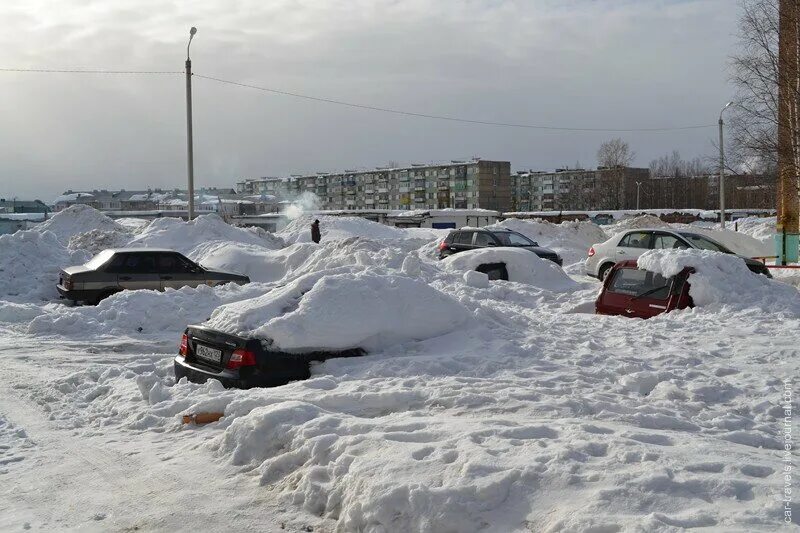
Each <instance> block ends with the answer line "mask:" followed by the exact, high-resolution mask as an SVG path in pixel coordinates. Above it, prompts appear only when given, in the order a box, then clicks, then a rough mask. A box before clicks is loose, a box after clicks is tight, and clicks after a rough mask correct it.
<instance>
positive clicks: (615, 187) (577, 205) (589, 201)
mask: <svg viewBox="0 0 800 533" xmlns="http://www.w3.org/2000/svg"><path fill="white" fill-rule="evenodd" d="M649 178H650V170H649V169H647V168H632V167H615V168H606V167H598V168H597V169H596V170H586V169H556V171H555V172H537V171H527V172H517V173H516V174H515V175H514V176H512V177H511V190H512V210H513V211H559V210H602V209H633V208H635V207H636V190H637V185H636V183H637V182H643V181H646V180H648V179H649Z"/></svg>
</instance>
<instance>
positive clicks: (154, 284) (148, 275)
mask: <svg viewBox="0 0 800 533" xmlns="http://www.w3.org/2000/svg"><path fill="white" fill-rule="evenodd" d="M223 283H238V284H240V285H241V284H244V283H250V278H248V277H247V276H243V275H241V274H235V273H233V272H223V271H221V270H213V269H210V268H204V267H203V266H201V265H199V264H197V263H195V262H193V261H191V260H190V259H188V258H187V257H185V256H184V255H182V254H179V253H178V252H176V251H173V250H161V249H155V248H116V249H108V250H103V251H102V252H100V253H99V254H97V255H96V256H94V257H93V258H92V259H91V260H90V261H89V262H88V263H86V264H84V265H80V266H71V267H67V268H65V269H64V270H62V271H61V275H60V277H59V280H58V286H57V287H56V288H57V289H58V292H59V293H60V294H61V297H62V298H66V299H68V300H72V301H73V302H77V301H83V302H88V303H93V304H96V303H98V302H100V300H102V299H104V298H106V297H108V296H110V295H112V294H114V293H116V292H120V291H122V290H126V289H129V290H133V289H154V290H158V291H163V290H164V289H167V288H170V287H171V288H175V289H177V288H180V287H187V286H188V287H197V286H198V285H210V286H215V285H222V284H223Z"/></svg>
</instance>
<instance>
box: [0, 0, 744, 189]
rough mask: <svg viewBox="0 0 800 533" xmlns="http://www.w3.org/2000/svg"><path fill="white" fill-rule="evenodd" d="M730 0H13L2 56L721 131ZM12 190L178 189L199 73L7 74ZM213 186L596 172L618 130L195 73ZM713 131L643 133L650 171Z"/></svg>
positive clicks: (8, 60) (636, 142) (203, 158)
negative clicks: (496, 172) (257, 179)
mask: <svg viewBox="0 0 800 533" xmlns="http://www.w3.org/2000/svg"><path fill="white" fill-rule="evenodd" d="M730 4H731V2H730V0H686V1H666V0H661V1H659V0H637V1H616V0H615V1H612V0H597V1H585V0H571V1H570V0H564V1H556V0H508V1H501V0H495V1H491V0H482V1H476V0H472V1H470V0H467V1H463V0H458V1H457V0H436V1H431V0H349V1H346V0H333V1H319V0H318V1H312V0H300V1H298V0H292V1H289V0H274V1H269V2H264V1H263V0H262V1H255V0H233V1H226V2H217V1H210V0H200V1H194V2H162V1H153V0H144V1H139V0H137V1H135V2H134V1H133V0H117V1H96V0H91V1H90V0H62V1H60V2H52V1H44V0H38V1H30V0H28V1H24V2H23V1H22V0H18V1H17V2H12V3H11V4H9V3H5V2H4V3H3V4H2V5H0V18H2V20H4V21H5V22H6V26H7V27H9V28H11V31H6V32H3V33H2V34H0V65H2V66H7V67H10V66H16V67H52V68H67V67H73V68H75V67H88V68H98V67H99V68H110V69H121V70H126V69H137V70H138V69H144V70H151V69H152V70H178V71H179V70H181V69H182V67H183V60H184V58H185V57H184V56H185V47H186V39H187V37H188V28H189V27H190V26H192V25H195V26H197V27H198V30H199V31H198V34H197V36H196V38H195V41H194V42H193V44H192V57H193V67H194V70H195V72H197V73H202V74H206V75H211V76H218V77H223V78H227V79H234V80H239V81H244V82H248V83H253V84H259V85H264V86H269V87H275V88H279V89H284V90H289V91H295V92H301V93H306V94H311V95H317V96H325V97H330V98H336V99H341V100H346V101H354V102H361V103H365V104H369V105H376V106H383V107H393V108H399V109H408V110H413V111H419V112H422V113H435V114H445V115H457V116H467V117H470V118H476V119H482V120H492V121H507V122H523V123H538V124H551V125H566V126H586V127H627V126H629V127H650V126H662V125H666V126H669V125H683V124H694V123H698V122H699V123H706V122H707V123H709V124H711V123H713V122H714V120H713V119H714V110H715V109H717V108H718V107H719V105H718V103H719V102H723V101H725V100H726V98H727V97H728V96H729V94H730V88H729V87H728V86H727V83H726V68H725V67H726V60H727V55H728V54H729V53H730V51H731V46H732V43H733V37H732V34H733V33H734V32H735V23H736V13H735V12H734V11H733V10H731V9H730ZM0 80H2V83H0V102H4V103H5V104H4V109H3V115H2V116H3V120H4V124H5V126H4V128H2V129H1V130H0V172H2V175H3V176H9V177H14V178H15V179H13V180H9V179H4V180H0V181H2V184H0V194H4V195H8V194H10V193H15V194H17V195H20V196H28V195H37V194H40V195H43V196H47V195H50V196H55V195H56V194H58V193H60V192H61V191H62V190H63V189H66V188H73V189H76V188H87V187H88V188H95V187H97V188H99V187H104V188H111V187H114V188H118V187H124V188H129V189H130V188H134V187H144V186H179V185H181V184H182V183H183V181H184V176H185V125H184V120H185V116H184V113H185V107H184V105H185V104H184V100H183V89H184V87H183V83H184V81H183V78H182V77H181V76H180V75H175V76H160V77H136V76H130V77H125V76H121V75H120V76H89V75H82V76H77V75H72V76H70V75H44V74H41V75H39V74H0ZM194 89H195V133H196V138H195V143H196V144H195V148H196V161H195V165H196V173H197V178H196V179H197V182H198V184H200V185H231V184H233V183H234V182H235V181H236V179H237V178H240V177H241V176H250V175H275V174H288V173H295V172H306V171H315V170H323V169H334V168H344V167H347V168H350V167H355V166H359V165H375V164H380V163H384V162H386V161H387V160H389V159H392V160H398V161H404V162H405V161H411V160H423V161H424V160H430V159H450V158H458V157H467V156H472V155H480V156H482V157H484V158H498V159H507V160H511V161H512V164H514V165H515V166H516V167H529V166H533V167H537V168H552V167H555V166H561V165H563V164H573V163H574V162H575V161H576V160H580V161H581V162H582V163H583V164H584V165H591V164H593V163H594V155H595V151H596V148H597V146H598V145H599V143H600V142H602V140H604V139H605V138H607V137H609V136H611V134H609V135H600V134H552V133H550V134H548V133H544V132H535V131H527V130H513V129H501V128H494V127H481V126H469V125H460V124H452V123H441V122H435V121H431V120H424V119H411V118H402V117H396V116H391V115H383V114H380V113H374V112H368V111H359V110H352V109H347V108H339V107H335V106H331V105H327V104H321V103H313V102H307V101H303V100H296V99H292V98H290V97H286V96H277V95H270V94H267V93H262V92H258V91H253V90H248V89H243V88H236V87H230V86H223V85H218V84H215V83H214V82H211V81H208V80H200V79H195V80H194ZM713 133H714V132H713V131H712V130H709V131H702V130H701V131H696V132H689V133H685V132H684V133H680V134H662V135H629V136H626V138H627V140H629V141H630V142H631V144H632V145H633V147H634V149H635V150H636V152H637V153H639V154H640V161H638V163H640V164H642V165H646V164H647V162H648V160H649V158H652V157H655V156H657V155H660V154H661V153H666V152H668V151H671V150H672V149H674V148H677V149H679V150H681V152H682V153H683V154H684V155H685V156H694V155H697V154H703V153H705V152H710V151H711V150H712V149H713V148H712V146H711V144H710V142H709V139H710V138H711V136H712V135H713Z"/></svg>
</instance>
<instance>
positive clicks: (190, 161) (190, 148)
mask: <svg viewBox="0 0 800 533" xmlns="http://www.w3.org/2000/svg"><path fill="white" fill-rule="evenodd" d="M195 33H197V28H195V27H194V26H192V29H191V30H189V43H188V44H187V45H186V166H187V168H186V170H187V172H188V178H189V191H188V192H189V220H192V219H193V218H194V145H193V140H192V60H191V59H189V47H190V46H191V45H192V37H194V34H195Z"/></svg>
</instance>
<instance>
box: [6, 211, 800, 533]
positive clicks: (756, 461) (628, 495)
mask: <svg viewBox="0 0 800 533" xmlns="http://www.w3.org/2000/svg"><path fill="white" fill-rule="evenodd" d="M340 221H341V219H332V220H330V221H327V220H323V224H322V227H323V241H322V243H321V244H320V245H316V244H313V243H306V242H300V243H297V244H292V245H290V246H287V247H285V248H276V249H272V245H271V244H270V241H269V239H266V241H265V240H264V238H263V236H261V235H260V234H259V233H258V232H249V231H247V230H236V231H235V232H233V233H230V234H228V233H227V232H228V230H227V228H225V227H219V228H216V229H214V227H213V226H214V225H215V224H213V223H212V224H211V226H210V227H209V235H210V236H209V235H205V234H204V233H203V231H199V229H198V228H197V227H196V226H198V225H203V224H205V223H200V224H185V223H180V222H178V223H177V224H175V223H171V222H168V223H166V224H165V223H164V222H158V223H156V224H155V225H156V227H157V229H158V227H159V226H161V225H163V226H164V227H161V228H160V229H158V231H152V232H149V234H150V235H151V237H150V238H152V239H153V242H154V244H153V245H156V246H164V245H170V244H171V243H177V244H181V243H182V245H183V250H188V252H189V253H192V254H195V255H194V256H193V257H194V258H195V259H197V258H200V260H201V262H204V263H206V264H207V266H217V267H223V268H230V269H233V270H244V269H248V270H249V271H250V272H249V273H251V275H253V276H255V277H257V278H258V279H259V280H260V281H264V282H267V283H254V284H250V285H248V286H244V287H238V286H235V285H226V286H222V287H214V288H209V287H205V286H203V287H199V288H198V289H188V288H186V289H181V290H177V291H175V290H170V291H167V292H165V293H158V292H152V291H138V292H129V293H121V294H117V295H115V296H112V297H110V298H109V299H107V300H105V301H104V302H102V303H101V304H100V305H99V306H97V307H77V308H70V307H66V306H61V305H57V304H48V305H42V304H41V303H38V304H34V303H30V302H32V301H34V300H35V299H33V298H31V299H30V300H28V299H27V298H28V297H29V296H30V295H21V296H20V299H19V302H20V303H16V304H14V305H10V304H0V322H2V323H3V324H2V328H0V329H2V331H3V334H5V332H6V331H7V329H11V330H13V336H9V337H4V338H3V340H4V341H7V342H9V343H15V345H25V346H28V347H31V349H30V351H29V353H27V352H26V353H25V354H20V356H19V358H17V354H13V355H14V357H9V358H8V360H7V361H6V363H7V364H11V365H13V364H19V365H24V366H21V367H15V368H12V369H11V370H12V371H9V372H7V373H6V376H7V378H8V379H9V380H16V381H15V382H13V384H12V385H10V386H9V388H8V390H18V391H21V392H20V394H27V396H26V397H25V398H26V399H27V400H28V401H29V402H28V403H26V402H25V401H18V402H8V405H15V404H19V405H24V406H30V407H31V408H32V409H33V408H35V409H38V408H39V407H41V411H42V413H46V415H45V417H46V418H49V420H48V423H49V424H57V425H60V426H63V427H66V428H70V431H69V432H64V431H61V432H56V431H54V432H52V433H50V434H44V438H42V439H41V443H42V445H53V444H52V443H55V445H57V444H58V440H57V439H59V438H64V437H61V436H60V435H61V434H66V435H68V437H67V438H70V439H73V438H75V436H76V435H78V436H81V435H83V434H84V432H86V433H93V434H95V435H98V436H100V438H103V439H105V438H108V440H109V441H110V440H112V439H113V440H116V441H120V440H122V441H130V445H129V446H130V448H129V450H130V452H131V453H132V454H134V453H137V452H140V451H141V449H140V448H141V444H142V442H144V441H145V440H146V438H144V437H146V436H143V435H142V432H144V431H158V432H164V433H166V434H167V435H168V436H169V438H168V439H163V438H162V437H159V439H160V440H162V442H163V440H166V442H169V443H175V445H174V446H178V447H180V451H181V454H191V457H192V458H193V459H196V461H197V463H198V464H206V463H207V462H208V461H213V458H212V457H209V453H211V454H214V455H216V457H217V458H218V460H219V462H221V463H225V464H227V465H233V466H226V468H227V472H229V473H230V475H231V476H234V477H238V479H236V480H231V479H230V478H215V477H208V476H207V477H206V478H203V479H199V478H198V480H197V482H198V483H202V484H203V486H204V487H207V488H208V490H209V491H211V492H213V491H214V490H215V489H216V488H219V487H220V484H223V483H225V484H230V483H232V482H233V481H235V482H237V483H240V484H241V485H239V486H240V487H246V486H247V484H248V483H250V482H251V480H253V479H254V478H255V479H257V480H259V481H260V483H261V484H262V485H263V487H253V500H252V501H253V502H255V503H253V505H259V502H262V501H263V499H264V497H265V495H267V496H266V497H268V498H269V499H270V501H274V502H276V505H277V506H278V507H280V508H281V513H283V514H281V515H279V519H276V516H275V515H273V514H269V513H270V510H269V509H267V508H266V507H265V508H264V509H265V511H264V512H265V520H266V521H269V520H276V521H275V523H277V522H278V521H283V520H284V519H286V521H287V522H288V525H287V529H291V530H300V529H301V527H305V526H307V525H308V526H311V525H313V527H314V529H315V530H318V531H328V530H330V531H336V530H338V531H359V530H360V531H396V530H400V531H459V532H461V531H464V532H472V531H476V532H477V531H487V530H488V531H493V530H494V531H525V530H535V531H626V530H631V531H672V530H676V529H681V528H690V527H706V528H709V529H714V530H736V529H743V530H774V528H775V524H776V523H779V521H780V519H781V518H782V512H781V507H782V504H781V503H780V501H778V499H776V498H775V490H776V489H775V483H776V481H775V480H776V476H778V474H779V470H778V469H779V468H780V465H778V464H777V463H776V460H775V457H776V454H777V453H778V452H779V450H780V447H781V442H780V441H779V428H780V427H781V426H780V424H781V421H782V416H783V413H782V410H781V409H780V405H779V401H780V398H781V394H782V391H783V387H784V385H783V382H782V379H785V378H786V377H787V376H788V377H791V376H794V375H797V374H798V363H797V358H796V357H795V355H796V352H797V347H796V340H795V337H796V334H795V332H796V331H797V330H798V329H800V319H798V317H800V312H799V311H798V309H797V306H796V301H797V294H798V293H797V291H796V290H794V289H791V288H790V287H787V286H785V285H781V284H780V283H777V282H774V281H769V280H766V279H764V278H759V277H758V276H754V275H751V274H750V273H749V271H746V269H744V270H743V265H741V264H740V263H741V262H740V261H739V263H733V262H731V260H734V259H735V258H730V257H723V258H719V257H717V256H714V255H708V254H706V255H707V256H706V255H703V254H699V255H697V254H689V253H686V254H684V255H683V256H681V255H680V254H679V255H678V256H675V255H667V254H664V255H663V256H658V254H657V253H654V252H651V255H650V257H649V258H648V257H645V258H644V260H645V262H648V261H651V262H652V264H651V266H652V267H653V268H658V269H661V270H662V271H664V272H665V273H668V272H672V271H674V269H676V268H678V267H679V266H682V265H683V264H693V265H695V268H697V269H698V273H697V274H695V277H694V279H692V281H691V282H692V283H693V285H692V290H693V291H694V290H695V289H696V290H699V291H700V292H699V293H695V292H693V293H692V294H693V296H694V297H695V299H696V301H697V302H698V307H697V308H696V309H695V310H686V311H681V312H674V313H669V314H666V315H661V316H659V317H656V318H654V319H651V320H647V321H643V320H630V319H626V318H622V317H607V316H596V315H593V314H586V313H574V312H572V311H573V310H575V309H579V308H583V307H582V306H585V305H586V304H587V303H588V304H591V302H592V301H593V299H594V297H595V296H596V293H597V287H598V285H597V283H596V282H591V283H590V282H586V283H582V284H578V285H575V286H574V288H572V289H570V288H565V289H564V290H561V291H554V290H545V289H543V288H541V286H539V285H536V284H535V283H538V282H539V281H541V278H536V277H534V279H533V281H534V282H535V283H534V284H526V283H491V284H489V283H482V281H484V280H483V279H482V278H481V276H480V275H479V274H477V273H474V272H471V271H467V272H463V271H462V270H460V269H455V270H452V269H451V268H450V267H449V266H448V262H439V261H438V260H437V259H436V256H435V246H436V242H437V240H438V239H439V237H437V236H436V235H438V234H443V233H446V232H439V231H437V232H435V234H434V236H433V237H431V236H430V234H429V238H420V237H419V236H420V234H423V233H425V232H429V230H422V231H417V232H407V231H406V230H399V229H396V228H389V229H388V232H384V227H381V226H378V225H376V224H374V223H361V222H358V223H354V224H352V225H349V226H348V224H350V223H349V222H347V221H345V223H343V224H342V225H341V226H338V227H336V224H338V223H339V222H340ZM326 224H327V229H330V230H331V234H328V235H327V236H326V234H325V229H326ZM525 224H530V225H531V226H519V227H522V228H527V229H528V230H530V231H536V229H535V228H540V229H541V231H542V234H541V235H537V234H535V233H528V232H526V231H523V233H526V234H527V235H528V236H529V237H531V238H534V239H536V240H539V241H540V243H541V244H543V245H546V246H548V245H549V246H551V247H553V248H556V249H557V250H558V251H559V252H560V253H562V254H564V250H569V249H572V250H573V251H574V253H575V254H576V256H577V254H578V251H580V253H581V254H585V251H586V248H588V245H589V244H592V243H593V242H597V241H598V240H603V237H598V236H596V235H595V232H596V229H597V228H593V227H592V226H591V225H585V224H583V225H582V224H577V225H574V226H573V227H570V226H563V227H553V226H554V225H548V224H543V223H537V222H525ZM167 226H169V227H167ZM90 229H91V228H81V232H85V231H87V230H90ZM234 229H235V228H234ZM515 229H518V228H515ZM217 230H219V232H217ZM307 231H308V227H307V224H306V223H302V224H300V223H298V225H297V228H296V229H295V230H294V233H292V232H291V231H290V232H289V237H288V238H289V240H292V239H296V240H303V239H305V237H303V235H307ZM145 232H147V230H145ZM548 232H550V233H548ZM584 232H585V233H584ZM24 233H26V232H23V233H18V234H16V235H13V236H6V237H0V242H3V243H5V242H9V243H10V242H13V243H15V244H14V246H13V247H12V248H14V249H15V250H16V251H15V252H13V253H12V254H11V255H12V256H13V261H12V262H14V263H21V264H23V265H26V266H28V267H30V265H36V264H43V263H47V264H49V265H50V267H53V268H54V265H55V264H56V263H67V264H74V263H78V262H80V261H78V260H72V258H71V257H69V258H65V257H64V254H67V255H69V254H70V252H69V251H68V250H67V249H66V248H64V246H63V244H61V245H58V243H57V242H56V238H55V236H54V235H52V234H48V233H44V234H41V235H39V236H38V237H36V238H32V237H26V236H25V235H24ZM79 233H80V232H79ZM429 233H430V232H429ZM545 233H547V234H548V236H547V238H550V239H551V240H550V241H548V240H547V238H546V236H545V235H544V234H545ZM390 234H391V235H394V236H390ZM570 234H573V236H572V237H570ZM48 235H50V237H48ZM228 236H230V237H231V238H230V239H228ZM253 236H255V237H257V238H258V239H257V240H254V241H251V240H250V239H251V237H253ZM334 237H335V238H334ZM562 238H563V248H562V249H559V248H558V247H557V246H553V245H552V243H553V242H557V241H559V239H562ZM2 239H6V240H5V241H2ZM25 239H33V240H36V239H38V240H36V242H34V243H33V245H31V243H27V242H25ZM48 239H49V240H50V241H52V242H50V241H48ZM159 239H163V241H162V242H156V241H158V240H159ZM40 241H41V242H40ZM589 241H591V242H589ZM264 242H266V243H267V244H264ZM54 244H55V245H54ZM27 246H31V249H30V250H29V252H30V253H29V255H27V256H26V255H25V254H24V253H22V252H23V251H24V250H27V249H28V248H26V247H27ZM39 247H41V249H39ZM7 249H9V248H8V247H6V246H0V266H2V267H5V265H6V260H7V259H8V257H9V256H8V254H7V253H6V252H5V251H6V250H7ZM53 250H55V251H56V253H55V254H54V255H53V256H52V257H49V256H47V255H42V254H47V253H52V252H53ZM4 253H6V255H4ZM525 253H527V254H529V256H525V257H526V259H528V260H534V261H535V260H536V259H538V258H534V257H530V256H532V255H533V254H530V253H529V252H525ZM59 254H60V255H59ZM40 256H41V257H40ZM468 257H469V256H466V257H465V258H463V259H461V261H466V260H467V258H468ZM26 258H27V261H26V260H25V259H26ZM42 258H43V259H42ZM457 258H458V256H456V257H455V258H453V259H452V260H450V261H455V260H456V259H457ZM520 258H521V256H520ZM34 260H36V261H39V262H38V263H36V261H34ZM737 261H738V260H737ZM543 264H544V265H548V263H547V262H544V261H543ZM535 265H536V266H542V265H539V263H535ZM59 266H63V265H62V264H59ZM237 266H241V268H237ZM552 266H553V267H555V265H552ZM50 267H48V268H50ZM547 268H551V267H550V266H547ZM536 272H538V271H536ZM547 272H549V271H547ZM462 274H466V275H467V279H465V277H464V275H462ZM470 274H477V275H474V276H473V275H470ZM25 276H29V275H28V274H27V273H26V274H25ZM5 279H6V278H5V272H3V274H2V275H1V276H0V288H2V290H3V291H5V289H6V288H7V285H2V283H5ZM25 279H28V277H26V278H25ZM254 279H255V278H254ZM52 283H54V280H53V279H47V284H48V285H50V284H52ZM545 285H547V286H550V284H545ZM567 285H569V283H567V284H566V285H565V287H566V286H567ZM791 291H794V292H791ZM24 302H28V303H24ZM776 310H777V311H779V312H775V311H776ZM209 317H212V319H211V322H210V323H209V324H211V325H215V324H218V325H219V326H220V327H223V328H226V329H229V330H231V331H234V332H237V333H238V332H241V333H252V332H256V331H259V332H262V333H264V334H267V335H268V336H270V337H274V338H276V339H277V342H278V343H279V344H281V343H282V345H283V346H286V347H287V348H292V349H301V348H306V347H309V346H315V345H316V346H324V347H332V346H331V342H332V343H333V344H334V346H335V345H337V344H338V347H340V348H346V347H352V346H354V345H361V346H362V347H367V348H371V349H373V351H372V352H371V354H370V355H369V356H368V357H361V358H347V359H333V360H329V361H326V362H325V363H322V364H319V365H315V366H314V367H313V369H312V378H311V379H309V380H307V381H303V382H295V383H291V384H288V385H286V386H283V387H277V388H273V389H261V390H248V391H240V390H224V389H222V387H221V385H220V384H219V383H218V382H215V381H212V382H209V383H206V384H204V385H197V384H192V383H187V382H180V383H175V380H174V375H173V373H172V370H171V365H172V359H173V357H174V352H175V350H176V349H177V344H178V341H179V338H180V333H181V331H182V330H183V327H184V326H185V325H186V324H189V323H198V322H202V321H203V320H205V319H207V318H209ZM155 345H158V346H164V348H163V350H162V351H163V352H164V353H152V352H153V351H158V350H156V349H154V348H153V346H155ZM76 346H80V347H82V348H81V349H80V350H79V349H76ZM87 346H88V347H89V348H86V349H84V348H85V347H87ZM167 346H168V347H169V348H167ZM159 350H161V349H160V348H159ZM7 353H10V352H7ZM18 359H19V360H18ZM64 361H68V362H69V364H68V365H64V364H63V363H64ZM31 363H33V364H36V365H41V366H42V369H43V370H47V372H39V371H38V367H37V371H36V372H30V371H21V370H20V368H30V365H31ZM48 365H52V366H51V367H49V366H48ZM67 368H68V369H76V371H75V372H71V370H67ZM34 376H35V377H37V379H40V381H38V382H36V383H31V381H32V377H34ZM209 411H211V412H215V411H219V412H224V414H225V416H224V418H222V419H221V420H220V421H219V422H216V423H213V424H210V425H208V426H204V427H196V426H184V425H182V424H181V421H180V415H182V414H185V413H197V412H209ZM2 416H3V415H2V414H0V418H1V417H2ZM11 420H12V421H13V419H11ZM6 427H8V425H7V424H6ZM41 431H43V429H42V428H37V432H41ZM6 433H7V431H6ZM2 435H3V422H2V420H0V436H2ZM121 435H124V438H121V437H120V436H121ZM4 442H6V441H4ZM48 443H50V444H48ZM174 446H173V445H172V444H170V448H171V450H170V455H166V454H165V455H163V458H164V459H165V460H169V458H170V457H171V454H172V450H174ZM156 453H164V451H163V448H161V449H160V450H159V451H157V452H156ZM13 467H14V465H11V466H10V468H13ZM98 468H99V469H104V468H105V466H104V464H103V463H102V462H101V463H99V464H98ZM100 475H102V472H101V473H100ZM254 485H255V483H254ZM89 495H91V494H89ZM80 496H81V498H83V497H84V496H85V495H84V494H81V495H80ZM177 496H179V497H180V496H182V494H178V495H177ZM87 501H88V498H87ZM89 508H90V506H89V505H88V504H86V506H84V507H81V509H80V512H81V513H83V514H86V513H88V512H89V511H88V509H89ZM260 509H261V508H260V507H259V510H260ZM92 511H94V509H93V508H92ZM264 523H266V522H264ZM94 525H95V526H96V524H94ZM247 525H248V526H249V525H250V524H247ZM256 527H257V526H256ZM90 528H91V527H90Z"/></svg>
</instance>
